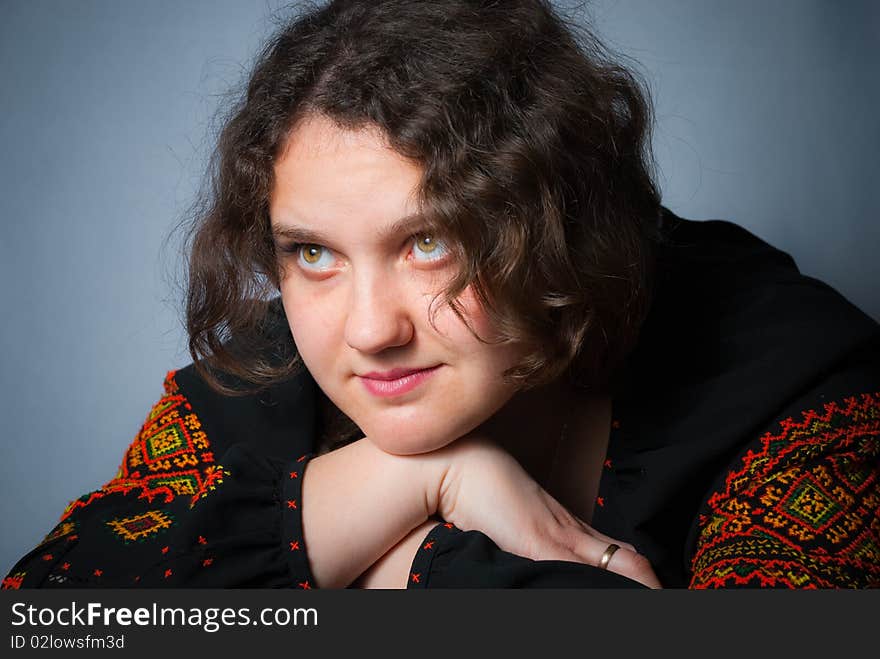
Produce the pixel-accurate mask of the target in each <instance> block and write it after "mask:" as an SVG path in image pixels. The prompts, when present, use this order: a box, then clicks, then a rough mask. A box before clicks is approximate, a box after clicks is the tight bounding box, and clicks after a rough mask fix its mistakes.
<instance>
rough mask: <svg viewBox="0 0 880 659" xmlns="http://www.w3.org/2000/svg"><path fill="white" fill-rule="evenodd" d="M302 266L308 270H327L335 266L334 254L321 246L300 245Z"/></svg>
mask: <svg viewBox="0 0 880 659" xmlns="http://www.w3.org/2000/svg"><path fill="white" fill-rule="evenodd" d="M297 251H298V252H299V262H300V265H301V266H302V267H304V268H306V269H307V270H325V269H327V268H329V267H330V266H331V265H333V261H334V259H333V253H332V252H331V251H330V250H329V249H327V248H326V247H322V246H321V245H300V246H299V249H298V250H297Z"/></svg>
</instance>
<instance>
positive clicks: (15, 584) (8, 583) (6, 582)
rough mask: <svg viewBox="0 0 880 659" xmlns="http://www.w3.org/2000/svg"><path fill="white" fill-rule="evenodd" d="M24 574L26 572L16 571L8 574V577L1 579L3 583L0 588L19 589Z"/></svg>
mask: <svg viewBox="0 0 880 659" xmlns="http://www.w3.org/2000/svg"><path fill="white" fill-rule="evenodd" d="M26 574H27V572H16V573H15V574H10V575H9V576H8V577H6V578H5V579H3V585H2V586H0V590H19V589H20V588H21V583H22V582H23V581H24V578H25V575H26Z"/></svg>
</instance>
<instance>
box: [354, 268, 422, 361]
mask: <svg viewBox="0 0 880 659" xmlns="http://www.w3.org/2000/svg"><path fill="white" fill-rule="evenodd" d="M392 280H393V276H388V277H381V276H364V277H360V278H358V279H357V280H356V281H355V283H354V285H353V286H352V292H351V297H352V299H351V300H350V302H349V312H348V317H347V319H346V324H345V341H346V343H347V344H348V345H349V346H350V347H351V348H353V349H354V350H357V351H359V352H363V353H366V354H376V353H378V352H381V351H382V350H385V349H387V348H394V347H398V346H403V345H406V344H408V343H409V342H410V341H412V339H413V332H414V327H413V323H412V316H411V313H410V310H409V309H408V308H407V305H406V299H405V298H406V296H405V295H402V291H400V290H399V289H398V287H397V286H395V285H394V283H393V281H392Z"/></svg>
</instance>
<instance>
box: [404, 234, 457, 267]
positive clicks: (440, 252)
mask: <svg viewBox="0 0 880 659" xmlns="http://www.w3.org/2000/svg"><path fill="white" fill-rule="evenodd" d="M412 252H413V258H414V259H415V260H416V261H421V262H422V263H425V262H429V261H437V260H439V259H442V258H443V257H444V256H446V255H447V254H448V253H449V250H447V249H446V245H444V244H443V241H442V240H437V239H436V238H435V237H434V236H430V235H422V236H416V238H415V244H414V245H413V250H412Z"/></svg>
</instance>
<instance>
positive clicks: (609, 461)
mask: <svg viewBox="0 0 880 659" xmlns="http://www.w3.org/2000/svg"><path fill="white" fill-rule="evenodd" d="M605 468H606V469H611V460H605Z"/></svg>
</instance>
